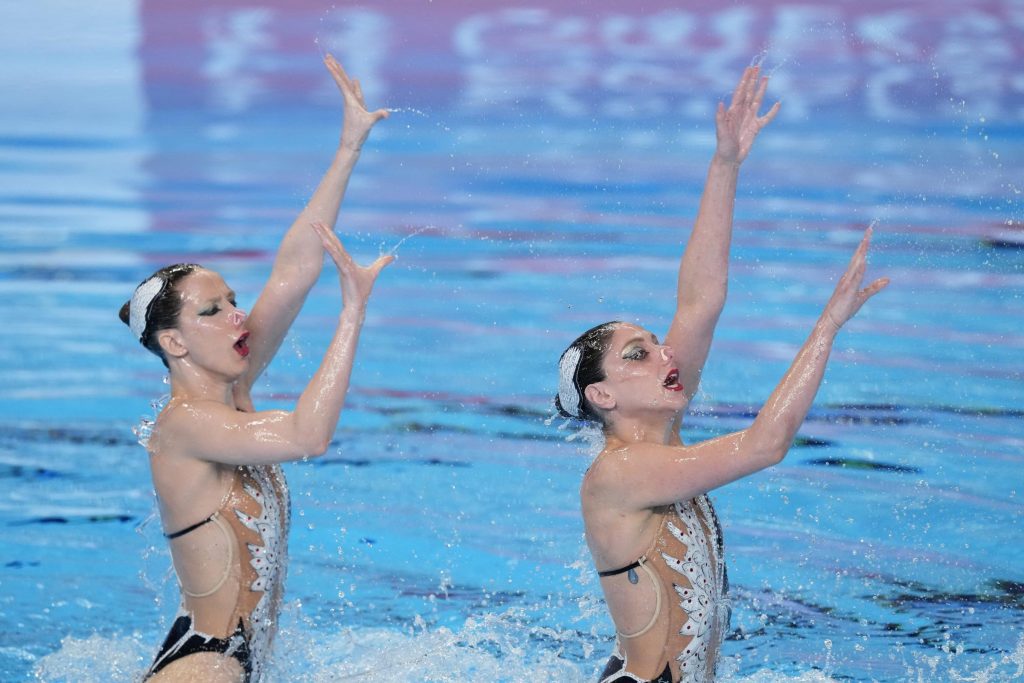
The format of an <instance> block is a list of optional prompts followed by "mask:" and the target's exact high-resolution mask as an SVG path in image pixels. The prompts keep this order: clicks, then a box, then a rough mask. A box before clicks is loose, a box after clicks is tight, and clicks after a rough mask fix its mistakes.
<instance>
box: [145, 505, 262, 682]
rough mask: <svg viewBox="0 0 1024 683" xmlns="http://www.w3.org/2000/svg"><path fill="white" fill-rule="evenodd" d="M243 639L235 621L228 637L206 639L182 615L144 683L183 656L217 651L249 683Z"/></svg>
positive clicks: (171, 536)
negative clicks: (238, 666) (237, 666)
mask: <svg viewBox="0 0 1024 683" xmlns="http://www.w3.org/2000/svg"><path fill="white" fill-rule="evenodd" d="M216 516H217V513H216V512H215V513H213V514H212V515H210V516H209V517H207V518H206V519H204V520H203V521H201V522H196V523H195V524H193V525H192V526H187V527H185V528H184V529H182V530H181V531H175V532H174V533H170V534H164V538H166V539H168V540H170V539H174V538H181V537H182V536H184V535H185V534H187V533H189V532H191V531H195V530H196V529H198V528H199V527H201V526H203V525H204V524H207V523H209V522H212V521H213V518H214V517H216ZM190 633H191V635H189V634H190ZM186 636H188V637H186ZM246 636H247V634H246V632H245V626H244V625H243V624H242V622H241V621H239V622H238V628H236V629H235V632H234V633H232V634H231V635H230V636H229V637H227V638H217V637H215V636H205V635H203V634H202V633H199V632H197V631H195V630H194V629H193V628H192V617H190V616H189V615H187V614H182V615H180V616H179V617H178V618H177V619H175V620H174V624H173V625H172V626H171V632H170V633H168V634H167V638H165V639H164V644H163V645H161V646H160V651H159V652H158V653H157V655H156V659H155V660H153V666H152V667H151V668H150V670H149V671H147V672H146V678H145V679H144V680H148V679H149V678H150V677H152V676H155V675H156V674H158V673H159V672H160V670H161V669H163V668H164V667H166V666H167V665H168V664H170V663H172V662H176V661H178V660H179V659H181V658H183V657H188V656H189V655H194V654H196V653H198V652H216V653H218V654H222V655H227V656H228V657H233V658H234V659H236V660H237V661H238V663H239V664H241V665H242V670H243V671H245V677H244V678H243V683H248V682H249V678H250V677H251V676H252V654H251V653H250V652H249V639H248V638H247V637H246Z"/></svg>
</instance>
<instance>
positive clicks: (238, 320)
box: [230, 308, 247, 327]
mask: <svg viewBox="0 0 1024 683" xmlns="http://www.w3.org/2000/svg"><path fill="white" fill-rule="evenodd" d="M246 317H247V316H246V315H245V311H243V310H242V309H240V308H236V309H235V310H233V311H231V318H230V319H231V324H232V325H234V326H235V327H240V326H241V325H242V323H244V322H245V319H246Z"/></svg>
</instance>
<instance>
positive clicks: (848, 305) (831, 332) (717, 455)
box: [606, 229, 889, 509]
mask: <svg viewBox="0 0 1024 683" xmlns="http://www.w3.org/2000/svg"><path fill="white" fill-rule="evenodd" d="M870 236H871V231H870V229H869V230H868V231H867V232H865V235H864V239H863V240H861V243H860V245H859V246H858V247H857V251H856V252H855V253H854V255H853V258H852V259H851V261H850V265H849V267H848V268H847V271H846V273H845V274H844V275H843V277H842V278H841V279H840V281H839V283H838V284H837V285H836V289H835V291H834V292H833V295H832V298H831V299H830V300H829V302H828V304H827V305H826V306H825V310H824V311H823V312H822V314H821V317H820V318H819V319H818V321H817V323H816V324H815V326H814V329H813V330H812V331H811V334H810V336H809V337H808V338H807V341H806V342H804V345H803V346H802V347H801V349H800V352H799V353H798V354H797V356H796V358H795V359H794V360H793V363H792V364H791V365H790V367H789V370H787V371H786V374H785V375H784V376H783V378H782V380H781V381H780V382H779V384H778V385H777V386H776V387H775V390H774V391H773V392H772V394H771V396H770V397H769V398H768V401H767V402H766V403H765V404H764V406H763V407H762V408H761V411H760V412H759V413H758V415H757V418H755V420H754V422H753V424H751V425H750V427H748V428H747V429H744V430H743V431H740V432H735V433H733V434H727V435H725V436H721V437H718V438H716V439H711V440H709V441H705V442H702V443H700V444H696V445H694V446H663V445H660V444H646V443H640V444H632V445H630V446H628V447H627V448H626V449H625V450H627V451H629V453H628V454H626V455H620V456H619V458H618V460H620V461H622V460H624V459H625V460H628V462H629V463H632V464H631V466H630V467H622V468H621V469H622V471H621V473H614V474H616V475H618V476H619V477H620V478H621V480H622V489H623V490H624V491H625V492H626V495H627V496H628V497H629V501H628V505H629V506H630V507H635V508H637V509H640V508H649V507H655V506H658V505H667V504H670V503H673V502H675V501H678V500H688V499H690V498H692V497H694V496H697V495H700V494H703V493H707V492H708V491H711V490H712V489H715V488H718V487H719V486H723V485H725V484H728V483H729V482H732V481H736V480H737V479H741V478H743V477H745V476H747V475H748V474H753V473H754V472H757V471H759V470H762V469H764V468H766V467H770V466H772V465H775V464H778V463H779V462H781V461H782V459H783V457H785V455H786V453H787V452H788V451H789V447H790V445H791V444H792V443H793V439H794V437H795V436H796V433H797V430H798V429H799V428H800V425H801V424H803V421H804V418H805V417H806V416H807V412H808V411H809V410H810V408H811V404H812V403H813V401H814V397H815V395H816V394H817V392H818V388H819V387H820V386H821V380H822V377H823V376H824V374H825V366H826V364H827V362H828V357H829V353H830V352H831V350H832V344H833V342H834V341H835V337H836V334H837V333H838V332H839V329H840V327H841V326H842V325H843V324H845V323H846V321H848V320H849V319H850V318H851V317H853V315H854V314H855V313H856V312H857V311H858V310H859V309H860V307H861V306H862V305H863V304H864V302H865V301H867V300H868V299H869V298H871V297H872V296H874V295H875V294H877V293H878V292H880V291H881V290H882V289H883V288H884V287H885V286H886V285H887V284H888V283H889V281H888V279H886V278H880V279H878V280H875V281H874V282H872V283H871V284H870V285H868V286H867V287H865V288H864V289H860V285H861V282H862V280H863V277H864V270H865V267H866V259H867V249H868V244H869V241H870ZM606 460H607V457H606Z"/></svg>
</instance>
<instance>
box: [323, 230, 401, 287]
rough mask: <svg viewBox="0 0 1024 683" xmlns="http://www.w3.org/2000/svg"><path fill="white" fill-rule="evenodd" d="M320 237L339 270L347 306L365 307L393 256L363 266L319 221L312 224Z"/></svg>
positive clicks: (386, 255) (387, 255)
mask: <svg viewBox="0 0 1024 683" xmlns="http://www.w3.org/2000/svg"><path fill="white" fill-rule="evenodd" d="M311 225H312V227H313V229H314V230H316V232H317V234H318V235H319V236H320V241H321V242H322V243H323V245H324V250H325V251H326V252H327V253H328V255H330V257H331V259H332V260H333V261H334V264H335V266H337V268H338V278H339V280H340V281H341V296H342V299H343V300H344V302H345V304H346V305H347V304H356V305H358V306H364V305H365V304H366V301H367V299H369V297H370V292H371V291H372V290H373V284H374V282H376V281H377V276H378V275H380V272H381V271H382V270H384V268H385V267H386V266H387V265H388V264H390V263H391V262H392V261H394V260H395V257H394V256H392V255H391V254H385V255H384V256H381V257H379V258H377V259H376V260H375V261H374V262H373V263H371V264H370V265H368V266H361V265H359V264H358V263H356V261H355V259H353V258H352V256H351V255H350V254H349V253H348V251H347V250H346V249H345V247H344V245H342V243H341V240H340V239H338V236H337V235H336V234H335V233H334V231H333V230H331V229H330V228H328V227H327V226H326V225H325V224H323V223H321V222H319V221H317V222H314V223H312V224H311Z"/></svg>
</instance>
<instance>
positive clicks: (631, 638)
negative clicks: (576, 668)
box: [601, 495, 730, 683]
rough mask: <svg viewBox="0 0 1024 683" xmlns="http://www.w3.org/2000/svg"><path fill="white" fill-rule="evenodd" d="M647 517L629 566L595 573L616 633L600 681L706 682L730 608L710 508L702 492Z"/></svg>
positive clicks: (711, 675) (719, 541) (718, 536)
mask: <svg viewBox="0 0 1024 683" xmlns="http://www.w3.org/2000/svg"><path fill="white" fill-rule="evenodd" d="M652 522H653V523H654V524H656V525H657V530H656V532H655V534H654V537H653V539H652V541H651V543H650V545H649V547H648V549H647V550H646V552H644V553H643V555H642V556H641V557H640V558H639V559H638V560H637V562H636V563H632V566H633V568H632V569H629V568H628V567H630V566H631V565H625V566H623V567H620V568H613V569H611V570H609V571H608V572H604V573H605V574H610V575H608V576H603V577H602V578H601V585H602V588H603V589H604V594H605V600H606V601H607V603H608V608H609V610H610V611H611V614H612V619H613V621H614V622H615V625H616V630H617V633H618V636H617V638H616V652H615V655H614V656H613V658H612V660H611V661H610V662H609V664H608V667H607V668H606V670H605V674H604V675H602V678H601V680H602V683H603V682H604V681H607V682H609V683H612V682H616V683H617V682H619V681H624V682H625V681H649V680H658V681H662V680H670V681H673V682H676V681H701V682H703V681H712V680H713V679H714V673H715V662H716V660H717V658H718V651H719V647H720V646H721V643H722V639H723V638H724V636H725V633H726V631H727V629H728V625H729V612H730V608H729V602H728V597H727V591H728V578H727V576H726V569H725V561H724V557H723V544H722V534H721V528H720V527H719V524H718V519H717V517H716V515H715V512H714V508H713V507H712V505H711V501H710V499H709V498H708V497H707V496H706V495H703V496H699V497H697V498H695V499H693V500H690V501H685V502H679V503H676V504H675V505H671V506H668V507H666V508H664V509H662V510H660V511H659V512H658V514H657V515H656V518H655V519H654V520H652ZM665 676H667V678H666V677H665Z"/></svg>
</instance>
